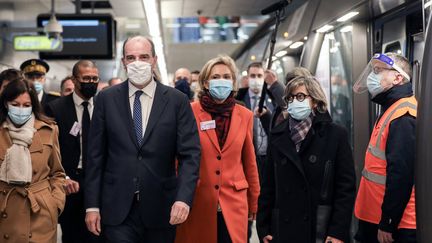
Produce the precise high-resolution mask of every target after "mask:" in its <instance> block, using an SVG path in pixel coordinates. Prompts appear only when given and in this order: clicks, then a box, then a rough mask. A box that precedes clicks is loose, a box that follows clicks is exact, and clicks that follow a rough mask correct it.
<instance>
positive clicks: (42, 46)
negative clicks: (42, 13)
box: [13, 35, 63, 52]
mask: <svg viewBox="0 0 432 243" xmlns="http://www.w3.org/2000/svg"><path fill="white" fill-rule="evenodd" d="M13 43H14V49H15V51H44V52H46V51H51V52H56V51H61V50H62V49H63V40H62V38H61V37H59V38H49V37H48V36H45V35H38V36H15V37H14V41H13Z"/></svg>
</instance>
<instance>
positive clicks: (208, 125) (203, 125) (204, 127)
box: [200, 120, 216, 131]
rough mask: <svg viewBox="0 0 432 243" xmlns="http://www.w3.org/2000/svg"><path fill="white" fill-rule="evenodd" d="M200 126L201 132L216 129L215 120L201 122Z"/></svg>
mask: <svg viewBox="0 0 432 243" xmlns="http://www.w3.org/2000/svg"><path fill="white" fill-rule="evenodd" d="M200 124H201V131H205V130H209V129H215V128H216V121H215V120H211V121H205V122H201V123H200Z"/></svg>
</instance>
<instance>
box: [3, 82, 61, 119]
mask: <svg viewBox="0 0 432 243" xmlns="http://www.w3.org/2000/svg"><path fill="white" fill-rule="evenodd" d="M24 93H28V94H29V95H30V100H31V103H32V111H33V114H34V115H35V118H36V119H38V120H42V121H44V122H47V123H50V124H51V123H52V122H53V121H52V120H51V119H50V118H48V117H47V116H45V115H44V114H43V112H42V107H41V105H40V103H39V100H38V96H37V93H36V90H35V88H34V86H33V83H32V82H29V81H27V80H25V79H24V78H22V77H19V78H17V79H14V80H11V81H10V82H9V84H8V85H7V86H6V88H5V89H4V90H3V93H2V94H1V95H0V124H2V123H3V122H4V121H6V118H7V117H8V108H7V102H10V101H13V100H14V99H16V98H17V97H18V96H20V95H22V94H24Z"/></svg>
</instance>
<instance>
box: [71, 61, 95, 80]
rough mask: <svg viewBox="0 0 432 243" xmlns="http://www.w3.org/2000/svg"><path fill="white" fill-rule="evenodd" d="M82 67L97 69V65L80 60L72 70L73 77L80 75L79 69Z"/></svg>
mask: <svg viewBox="0 0 432 243" xmlns="http://www.w3.org/2000/svg"><path fill="white" fill-rule="evenodd" d="M80 67H91V68H97V66H96V63H95V62H93V61H90V60H79V61H78V62H77V63H75V65H74V66H73V68H72V76H74V77H75V78H76V77H78V75H79V68H80Z"/></svg>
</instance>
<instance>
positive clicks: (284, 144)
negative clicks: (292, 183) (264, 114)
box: [271, 119, 305, 176]
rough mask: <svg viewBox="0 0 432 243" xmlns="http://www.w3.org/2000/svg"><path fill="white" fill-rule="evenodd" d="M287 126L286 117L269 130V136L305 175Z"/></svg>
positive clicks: (273, 143)
mask: <svg viewBox="0 0 432 243" xmlns="http://www.w3.org/2000/svg"><path fill="white" fill-rule="evenodd" d="M288 126H289V121H288V119H287V120H285V121H283V122H282V123H281V124H279V125H278V126H277V127H275V128H274V129H273V130H272V131H271V136H272V137H273V139H272V140H271V141H272V145H273V146H275V147H276V148H277V149H278V150H279V151H280V152H281V153H283V154H284V155H285V156H286V157H288V159H289V160H290V161H292V162H293V163H294V165H295V166H296V167H297V169H298V170H299V171H300V173H301V174H302V175H303V176H305V174H304V169H303V164H302V162H301V159H300V156H299V155H298V153H297V151H296V149H295V144H294V142H293V141H292V140H291V135H290V130H289V129H288Z"/></svg>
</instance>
